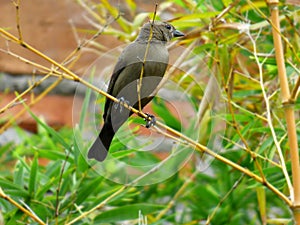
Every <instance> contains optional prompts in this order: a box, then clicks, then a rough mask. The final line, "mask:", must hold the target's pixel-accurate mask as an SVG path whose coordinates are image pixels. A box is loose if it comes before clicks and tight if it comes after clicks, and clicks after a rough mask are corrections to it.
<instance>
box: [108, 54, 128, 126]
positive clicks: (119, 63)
mask: <svg viewBox="0 0 300 225" xmlns="http://www.w3.org/2000/svg"><path fill="white" fill-rule="evenodd" d="M125 52H126V49H124V51H123V52H122V53H121V55H120V57H119V59H118V61H117V64H116V66H115V68H114V71H113V74H112V76H111V78H110V81H109V85H108V88H107V93H108V94H110V95H112V92H113V89H114V85H115V83H116V80H117V79H118V77H119V75H120V73H121V72H122V71H123V70H124V68H125V67H126V57H125V56H124V53H125ZM110 103H111V100H110V99H109V98H106V101H105V106H104V114H103V119H104V120H105V119H106V116H107V113H108V109H109V105H110Z"/></svg>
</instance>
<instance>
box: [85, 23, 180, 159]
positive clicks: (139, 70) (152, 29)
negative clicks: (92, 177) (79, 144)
mask: <svg viewBox="0 0 300 225" xmlns="http://www.w3.org/2000/svg"><path fill="white" fill-rule="evenodd" d="M181 36H184V34H183V33H181V32H180V31H178V30H176V29H175V28H174V27H173V26H172V25H171V24H169V23H166V22H160V21H154V23H153V22H148V23H146V24H145V25H144V26H143V27H142V29H141V31H140V33H139V35H138V37H137V39H136V40H135V41H134V42H133V43H131V44H129V45H128V46H127V47H126V48H125V49H124V50H123V52H122V53H121V55H120V57H119V59H118V62H117V64H116V66H115V68H114V71H113V74H112V76H111V79H110V82H109V86H108V90H107V93H108V94H110V95H112V96H114V97H116V98H118V99H120V101H124V102H126V103H128V104H129V105H131V106H133V107H134V108H136V109H139V105H140V106H141V108H144V107H145V106H146V105H147V104H148V103H149V102H150V101H151V100H152V98H153V97H154V96H153V91H154V90H155V89H156V87H157V86H158V84H159V82H160V81H161V79H162V77H163V76H164V74H165V72H166V69H167V66H168V62H169V52H168V50H167V47H166V44H167V42H168V41H170V40H171V39H172V38H173V37H181ZM149 37H150V38H149ZM149 41H150V42H149ZM145 57H146V58H145ZM144 59H145V60H144ZM141 74H142V79H141V82H140V77H141ZM140 84H141V85H140ZM138 93H139V94H138ZM139 100H140V103H139ZM131 114H132V112H131V111H130V110H128V109H126V108H124V107H123V106H122V105H121V104H117V103H114V102H113V101H112V100H110V99H108V98H106V102H105V107H104V115H103V118H104V125H103V127H102V130H101V131H100V133H99V135H98V137H97V139H96V140H95V142H94V143H93V145H92V147H91V148H90V149H89V152H88V158H90V159H91V158H94V159H96V160H98V161H100V162H101V161H103V160H104V159H105V158H106V156H107V153H108V150H109V147H110V144H111V142H112V139H113V137H114V135H115V133H116V132H117V131H118V129H119V128H120V127H121V126H122V124H123V123H125V122H126V120H127V119H128V118H129V117H130V115H131Z"/></svg>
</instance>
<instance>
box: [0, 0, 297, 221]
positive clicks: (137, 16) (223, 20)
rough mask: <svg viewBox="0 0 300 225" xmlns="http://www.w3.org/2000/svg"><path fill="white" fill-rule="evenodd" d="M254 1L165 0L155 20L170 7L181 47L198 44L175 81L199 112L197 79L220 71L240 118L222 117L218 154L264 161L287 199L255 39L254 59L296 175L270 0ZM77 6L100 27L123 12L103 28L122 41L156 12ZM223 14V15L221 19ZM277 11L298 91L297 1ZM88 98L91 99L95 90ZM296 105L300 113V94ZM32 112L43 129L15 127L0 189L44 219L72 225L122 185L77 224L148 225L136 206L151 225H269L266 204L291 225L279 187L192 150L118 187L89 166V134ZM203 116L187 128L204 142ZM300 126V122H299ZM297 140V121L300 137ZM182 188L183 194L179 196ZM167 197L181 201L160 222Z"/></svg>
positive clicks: (132, 6) (148, 158)
mask: <svg viewBox="0 0 300 225" xmlns="http://www.w3.org/2000/svg"><path fill="white" fill-rule="evenodd" d="M249 3H250V1H246V0H241V1H228V0H223V1H213V0H211V1H210V0H199V1H189V0H187V1H183V0H176V1H164V2H162V3H161V4H159V6H158V10H157V15H156V19H160V18H161V17H162V16H163V14H164V13H166V12H167V13H171V14H172V18H173V19H172V20H171V23H172V24H173V25H174V26H175V27H176V28H177V29H179V30H181V31H183V32H185V33H187V36H186V37H185V38H184V39H182V40H180V41H179V42H178V44H180V45H181V46H183V47H185V48H188V47H189V46H192V47H191V52H190V54H189V55H188V56H187V57H186V58H184V59H183V61H181V62H180V63H181V64H184V63H187V65H188V67H189V68H193V70H191V71H192V72H191V73H190V74H189V75H188V76H187V75H186V74H184V73H183V72H182V71H179V72H178V71H176V72H175V73H174V74H172V76H171V77H170V79H171V80H172V81H175V82H176V83H177V84H178V85H179V86H180V87H181V88H182V90H185V92H186V93H187V94H188V95H189V96H190V98H191V99H192V102H193V104H192V105H193V108H194V110H195V111H196V112H198V110H199V105H200V104H201V100H202V99H203V95H204V91H203V89H205V87H206V85H207V81H208V79H199V77H197V76H198V75H197V74H201V70H202V69H203V66H204V64H205V67H207V68H208V70H209V71H211V72H210V73H211V74H208V77H209V76H213V75H214V76H215V77H216V79H217V80H218V81H219V86H220V90H221V100H222V102H224V103H225V105H227V107H228V104H230V105H231V107H232V108H233V112H234V115H232V114H231V113H230V111H229V110H225V111H224V112H222V113H220V114H218V115H216V116H215V117H218V118H219V119H221V120H222V121H223V122H225V123H226V130H225V131H224V132H225V133H224V135H223V136H222V137H221V138H222V140H221V146H222V151H220V152H219V154H220V155H222V156H224V157H226V158H228V159H230V160H232V161H233V162H236V163H238V164H239V165H241V166H243V167H245V168H248V169H249V170H251V171H253V172H254V173H255V174H258V175H259V174H260V172H259V170H258V168H257V164H255V162H258V163H259V165H260V166H261V168H262V171H263V173H264V175H265V177H266V178H267V179H268V181H269V182H270V183H272V184H273V185H274V186H275V187H276V188H278V189H279V190H280V191H282V192H283V193H285V194H286V195H289V193H288V189H287V185H286V181H285V179H284V176H283V173H282V171H281V169H280V167H278V166H276V165H275V164H274V163H270V161H274V162H276V163H278V155H277V152H276V146H275V144H274V139H273V137H272V135H271V130H270V127H268V124H267V122H266V120H265V119H262V118H265V116H266V107H265V100H264V98H263V96H262V90H261V86H260V84H259V79H260V77H259V71H258V67H257V64H256V62H255V58H254V46H253V42H251V40H254V41H255V45H256V46H255V47H256V50H257V52H258V54H257V55H256V56H257V57H258V59H259V61H260V62H261V63H263V79H264V88H265V90H266V91H267V94H268V96H269V101H270V105H271V109H272V123H273V126H274V130H275V132H276V137H277V139H278V140H280V146H281V148H282V150H283V153H284V154H285V156H286V159H287V162H286V163H287V167H288V169H289V171H288V172H290V168H289V167H290V165H289V160H288V153H287V150H288V145H287V137H286V126H285V121H284V119H283V118H284V115H283V110H282V106H281V99H280V94H279V92H280V90H279V85H278V79H277V68H276V62H275V58H274V50H273V47H274V46H273V39H272V35H271V26H270V24H269V23H268V21H267V20H266V18H265V17H269V15H270V13H269V10H268V7H267V5H266V4H265V2H264V1H252V2H251V4H249ZM24 4H25V3H24ZM78 4H80V5H82V6H83V7H84V8H86V9H90V11H87V12H88V15H89V16H90V17H91V19H92V20H93V21H94V22H95V23H97V24H100V25H102V26H103V25H105V24H107V21H108V18H117V19H116V21H115V22H114V23H112V24H111V25H109V26H108V27H107V29H105V31H104V33H103V34H106V35H111V36H113V37H116V38H118V39H119V40H121V41H123V42H125V43H127V42H130V41H133V40H134V38H135V36H136V35H137V32H136V31H137V30H138V28H139V27H140V26H141V25H142V24H143V23H144V21H145V20H147V19H148V18H152V16H153V12H140V11H139V10H138V5H137V4H136V3H135V2H134V1H131V0H127V1H123V2H122V4H124V5H125V6H126V9H127V11H128V13H129V14H125V15H123V14H120V15H119V13H120V12H119V11H118V7H116V6H113V5H112V4H111V3H110V2H109V1H106V0H102V1H87V2H84V4H83V1H78ZM226 7H228V8H229V10H228V11H224V10H225V9H226ZM153 8H154V6H153ZM223 12H225V13H224V15H223V16H222V17H220V18H218V16H219V15H221V14H222V13H223ZM260 12H261V13H263V14H261V13H260ZM280 13H281V22H282V34H283V35H284V37H285V38H286V39H287V40H288V41H289V42H290V44H291V46H292V48H290V47H289V46H288V44H287V43H285V45H286V48H285V57H286V66H287V71H288V76H289V82H290V86H291V87H293V85H294V83H295V80H296V78H297V76H299V74H298V72H297V71H296V68H299V63H300V62H299V61H298V57H299V52H300V51H299V43H300V42H299V26H300V25H299V23H298V20H299V7H296V6H292V5H285V4H284V3H281V4H280ZM264 16H265V17H264ZM128 17H129V18H128ZM80 31H81V32H85V33H87V34H91V35H93V34H95V33H96V32H97V30H93V29H90V30H80ZM295 53H296V55H295ZM297 54H298V55H297ZM199 59H200V60H199ZM195 80H196V81H197V84H196V83H195ZM87 96H88V97H87V98H89V96H90V93H89V92H87ZM102 104H103V101H102ZM151 108H152V109H153V111H154V112H155V113H157V114H158V115H159V117H160V118H162V119H163V120H164V121H165V123H166V124H167V125H168V126H170V127H172V128H174V129H176V130H178V131H181V130H182V127H184V126H187V127H189V126H191V124H192V123H195V119H199V118H191V121H189V122H190V123H191V124H182V123H181V121H180V120H179V119H178V118H177V117H176V115H173V114H172V113H171V112H170V111H169V110H168V106H167V105H166V104H165V103H164V102H162V101H161V100H160V99H159V98H157V99H155V100H154V101H153V103H152V106H151ZM296 109H297V110H299V99H297V103H296ZM86 111H88V105H87V104H85V105H84V107H83V109H82V114H83V115H82V118H84V114H85V112H86ZM208 111H209V110H208ZM31 115H32V117H33V118H34V119H35V120H36V121H37V123H38V132H37V133H36V134H31V135H28V134H27V133H25V132H24V131H23V130H21V129H19V128H18V127H16V129H17V131H18V133H19V136H21V137H22V138H23V140H22V142H21V143H19V144H18V145H16V144H14V143H9V144H7V145H4V146H1V148H0V152H1V158H0V162H1V163H0V168H1V176H0V186H1V188H2V189H3V191H4V192H5V193H6V194H7V195H9V196H10V197H11V198H13V199H14V200H16V201H17V202H19V203H20V204H21V205H23V206H26V208H29V209H30V210H31V211H32V212H34V213H35V214H36V215H37V216H38V217H39V218H41V219H42V220H43V221H47V224H67V223H68V222H70V221H72V220H73V219H75V218H77V217H78V216H80V215H82V214H83V213H84V212H87V211H89V210H91V209H92V208H94V207H95V206H97V205H98V204H99V203H101V202H102V201H105V200H106V199H109V197H110V196H112V195H113V194H114V193H116V192H117V191H118V190H122V191H121V192H120V193H119V194H118V195H117V196H114V197H113V198H112V199H109V201H107V202H106V203H105V204H104V206H103V207H101V208H99V209H98V210H95V211H93V212H92V213H91V214H88V215H86V216H84V217H83V218H82V219H81V220H79V221H78V222H75V224H121V223H122V222H124V221H130V222H129V223H130V224H138V221H139V222H140V223H139V224H141V219H140V220H138V218H139V212H140V213H141V214H142V215H144V216H146V217H147V224H205V222H206V221H207V219H208V218H209V217H210V216H212V215H213V216H212V217H211V224H214V225H217V224H263V222H262V220H263V219H262V210H266V213H267V215H266V217H267V218H272V219H273V221H275V222H276V221H282V220H280V219H282V218H287V220H284V221H285V224H288V223H289V224H292V221H291V219H290V218H291V214H290V211H289V208H288V207H287V206H286V205H285V203H284V202H283V201H282V200H281V199H280V198H279V197H278V196H276V195H275V194H274V193H273V192H271V191H269V190H267V189H265V188H264V187H263V186H262V184H259V183H257V182H255V181H254V180H253V179H252V178H250V177H246V176H244V175H242V174H241V173H240V172H239V171H236V170H233V169H232V168H231V167H229V166H228V165H226V164H224V163H222V162H219V161H216V160H212V162H211V164H210V165H209V167H207V168H206V169H205V170H203V171H201V169H199V163H200V162H201V159H200V157H199V156H200V154H198V153H195V155H194V156H193V158H192V159H191V160H190V161H189V162H188V164H187V166H185V167H183V168H182V169H181V170H179V171H178V172H177V173H175V174H174V175H173V176H171V177H170V178H168V179H167V180H165V181H163V182H160V183H156V184H152V185H147V186H137V187H130V186H128V187H126V188H124V186H122V185H121V184H116V183H114V182H112V181H110V180H108V179H105V178H104V177H102V176H100V175H99V174H98V173H97V171H95V170H94V169H93V168H92V167H91V165H90V164H88V163H87V162H86V160H85V159H84V157H83V156H82V154H81V149H80V148H81V147H80V146H81V144H82V143H81V141H82V140H76V141H75V140H74V139H75V136H74V133H73V130H71V129H68V128H64V129H61V130H59V131H55V130H54V129H52V128H51V127H49V126H48V125H47V124H45V122H43V121H42V120H41V119H40V118H37V117H36V116H35V115H33V114H31ZM206 117H207V118H206V123H203V124H201V125H200V128H199V130H197V131H194V130H189V129H188V128H187V130H189V132H190V134H191V133H196V135H198V133H200V134H199V137H197V138H199V140H201V143H203V144H206V143H207V141H208V139H209V137H210V131H211V129H209V128H208V127H209V126H213V125H214V124H213V120H212V117H213V114H212V112H210V111H209V113H208V114H206ZM298 117H299V115H298ZM297 122H298V125H299V121H297ZM83 123H84V119H82V120H81V123H80V124H79V126H78V127H76V128H74V129H75V131H74V132H75V133H76V132H79V133H80V131H81V129H83V126H84V125H83ZM130 123H132V124H136V123H137V124H141V123H143V121H141V119H137V118H133V119H132V120H131V121H130ZM236 128H238V129H239V131H240V133H241V134H242V136H243V138H244V140H246V142H247V145H248V146H249V148H250V150H252V151H253V152H255V153H257V154H259V155H260V156H261V157H257V158H255V159H254V158H252V157H251V155H250V154H249V153H247V152H246V151H244V150H243V149H244V147H245V146H244V145H243V143H242V141H241V137H240V136H239V135H238V133H237V131H236ZM135 129H136V130H138V129H139V128H135ZM200 131H201V132H200ZM121 135H122V134H121ZM299 137H300V135H299V126H298V139H299ZM123 138H124V139H125V140H126V142H128V143H129V142H133V141H134V140H132V139H133V138H132V137H130V136H125V135H124V136H123ZM170 151H171V150H170ZM111 152H112V154H113V156H114V157H116V158H120V159H122V158H125V157H128V156H130V155H131V154H135V151H134V150H132V149H128V148H126V146H124V144H122V143H120V142H118V140H115V141H114V144H113V146H112V151H111ZM42 159H43V160H46V163H44V161H43V160H42ZM157 162H159V159H158V158H157V157H156V156H153V155H152V154H148V153H141V154H140V157H137V159H136V161H131V163H133V164H134V163H136V165H139V164H143V163H147V164H154V163H157ZM190 178H192V179H190ZM122 188H124V189H122ZM260 188H263V190H264V191H265V192H262V191H261V189H260ZM181 189H183V191H182V192H179V191H180V190H181ZM257 190H259V191H257ZM178 193H179V194H178ZM257 193H263V194H265V196H264V195H263V196H264V197H262V199H261V198H260V203H259V202H258V197H257ZM172 201H174V202H172ZM262 202H263V203H264V204H265V206H264V208H263V209H261V208H260V206H261V204H262ZM170 203H174V204H171V205H170V208H169V209H168V210H167V212H166V213H163V214H162V216H161V217H159V218H158V217H157V216H158V215H159V214H160V213H162V212H164V211H163V210H164V209H165V208H166V207H167V205H168V204H170ZM0 209H1V212H2V214H3V216H4V220H5V224H7V225H10V224H22V223H24V224H36V222H33V220H32V219H30V218H29V217H28V216H27V215H25V214H24V213H23V212H21V211H20V210H19V209H18V208H16V207H15V206H13V205H11V204H10V203H8V202H7V201H6V200H5V199H0ZM214 210H216V211H214Z"/></svg>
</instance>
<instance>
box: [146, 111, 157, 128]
mask: <svg viewBox="0 0 300 225" xmlns="http://www.w3.org/2000/svg"><path fill="white" fill-rule="evenodd" d="M145 114H146V115H147V118H145V119H144V120H145V121H146V128H150V127H151V126H154V125H155V124H156V118H155V116H153V115H151V114H149V113H145Z"/></svg>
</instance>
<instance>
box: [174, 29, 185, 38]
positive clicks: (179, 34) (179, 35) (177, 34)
mask: <svg viewBox="0 0 300 225" xmlns="http://www.w3.org/2000/svg"><path fill="white" fill-rule="evenodd" d="M173 35H174V37H182V36H185V34H184V33H182V32H180V31H179V30H174V31H173Z"/></svg>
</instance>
